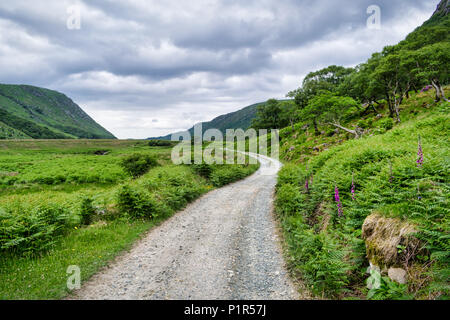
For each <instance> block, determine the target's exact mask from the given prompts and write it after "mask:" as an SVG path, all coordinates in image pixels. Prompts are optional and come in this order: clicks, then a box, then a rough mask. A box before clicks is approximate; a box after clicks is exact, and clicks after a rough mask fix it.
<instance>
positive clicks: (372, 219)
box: [362, 212, 418, 270]
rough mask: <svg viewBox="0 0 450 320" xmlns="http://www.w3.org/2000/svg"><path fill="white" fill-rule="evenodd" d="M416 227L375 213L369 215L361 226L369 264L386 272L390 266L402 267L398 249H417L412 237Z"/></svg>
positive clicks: (415, 240) (415, 241)
mask: <svg viewBox="0 0 450 320" xmlns="http://www.w3.org/2000/svg"><path fill="white" fill-rule="evenodd" d="M415 232H417V230H416V227H415V226H414V225H413V224H411V223H410V222H408V221H402V220H400V219H398V218H387V217H385V216H382V215H381V214H379V213H377V212H375V213H373V214H371V215H369V216H368V217H367V218H366V219H365V220H364V223H363V226H362V236H363V238H364V239H365V241H366V252H367V258H368V259H369V261H370V263H371V264H373V265H376V266H379V267H380V268H381V269H382V270H386V269H387V268H389V267H392V266H399V267H403V262H404V261H403V259H402V255H401V254H400V253H399V250H401V249H400V248H408V247H410V246H412V245H414V247H417V245H416V244H417V242H418V240H417V239H416V238H415V237H413V236H412V235H413V234H414V233H415Z"/></svg>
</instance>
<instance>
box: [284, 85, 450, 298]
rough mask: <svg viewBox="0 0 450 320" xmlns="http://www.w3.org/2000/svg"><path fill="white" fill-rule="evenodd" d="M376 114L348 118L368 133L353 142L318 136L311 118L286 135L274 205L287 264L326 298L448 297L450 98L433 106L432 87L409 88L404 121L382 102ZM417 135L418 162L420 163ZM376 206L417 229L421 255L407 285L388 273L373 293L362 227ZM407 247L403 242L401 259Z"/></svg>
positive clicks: (411, 264) (410, 264) (337, 135)
mask: <svg viewBox="0 0 450 320" xmlns="http://www.w3.org/2000/svg"><path fill="white" fill-rule="evenodd" d="M446 91H447V92H448V87H447V88H446ZM379 112H381V117H378V118H376V117H375V115H366V116H363V117H361V116H360V115H355V119H354V120H352V119H350V120H349V122H348V123H347V126H348V127H351V125H352V123H353V124H356V123H358V124H359V125H360V126H362V127H364V128H365V129H366V134H365V136H364V137H363V138H361V139H356V140H355V139H352V137H351V136H350V135H348V134H345V133H342V132H335V131H334V129H331V128H327V127H323V128H321V129H322V134H321V135H319V136H315V135H314V132H313V130H310V131H309V132H308V130H305V127H304V125H305V123H298V124H297V125H296V130H295V131H294V132H293V131H292V130H291V128H285V129H283V130H282V131H281V133H280V136H281V139H282V140H281V144H282V147H281V157H282V159H283V161H284V163H285V166H284V167H283V168H282V170H281V172H280V174H279V180H278V185H277V199H276V208H277V213H278V216H279V217H280V221H281V224H282V226H283V230H284V235H285V239H286V241H287V245H288V252H289V264H290V267H291V269H292V270H293V272H294V273H295V274H296V275H297V276H299V277H300V278H301V279H302V280H303V281H304V282H305V283H306V284H307V285H308V286H309V288H310V289H311V291H312V292H313V293H315V294H316V297H320V298H322V297H323V298H339V299H355V298H358V299H365V298H367V297H368V295H369V294H370V295H369V297H371V298H372V299H448V294H449V286H448V279H449V277H450V268H449V263H450V257H449V248H450V243H449V231H450V224H449V217H450V215H449V200H450V197H449V194H450V180H449V175H448V173H449V167H450V158H449V156H450V154H449V150H450V144H449V141H450V140H449V132H450V117H449V104H448V103H445V102H443V103H439V104H436V103H434V102H433V93H432V92H428V93H417V94H415V93H411V97H410V99H408V100H405V102H404V103H403V104H402V105H401V117H402V119H403V121H402V123H400V124H394V123H393V122H392V121H390V120H389V119H388V110H386V108H385V109H381V108H380V110H379ZM386 119H387V120H386ZM302 128H303V129H302ZM419 136H420V141H421V146H422V150H423V158H424V159H423V165H422V166H419V165H418V164H417V162H416V161H417V160H418V144H419ZM352 178H353V181H354V191H355V193H354V199H352V193H351V189H352ZM336 188H337V190H338V192H339V196H340V201H341V206H342V207H341V208H342V212H341V214H339V212H338V207H337V203H336V200H335V192H336V191H335V190H336ZM374 212H378V213H379V214H381V215H382V216H385V217H396V218H399V219H400V220H402V221H408V222H409V223H412V224H413V225H415V226H416V227H417V230H418V232H417V233H416V234H415V237H417V238H418V239H419V240H420V243H421V252H420V254H416V255H415V256H414V257H413V258H412V259H410V260H409V261H406V262H405V263H404V264H403V265H402V268H405V269H406V270H407V272H408V279H409V280H408V283H407V284H406V285H400V284H397V283H395V282H393V281H390V280H389V279H388V278H387V277H386V278H383V279H382V282H383V283H382V286H381V287H380V288H379V289H377V290H372V292H369V291H368V289H367V288H366V283H365V281H366V279H367V278H368V274H367V273H366V270H367V267H368V261H367V259H366V247H365V243H364V239H363V238H362V232H361V227H362V224H363V221H364V219H365V218H366V217H367V216H368V215H370V214H372V213H374ZM403 249H404V248H402V247H398V254H399V256H401V254H402V250H403Z"/></svg>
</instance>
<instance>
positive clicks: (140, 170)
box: [120, 153, 158, 178]
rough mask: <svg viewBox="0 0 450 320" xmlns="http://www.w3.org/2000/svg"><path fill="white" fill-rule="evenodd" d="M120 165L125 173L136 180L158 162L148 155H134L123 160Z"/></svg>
mask: <svg viewBox="0 0 450 320" xmlns="http://www.w3.org/2000/svg"><path fill="white" fill-rule="evenodd" d="M120 165H121V166H122V168H123V169H124V170H125V172H127V173H128V174H129V175H131V176H132V177H133V178H137V177H139V176H142V175H143V174H145V173H147V172H148V171H149V170H150V169H151V168H153V167H156V166H157V165H158V162H157V161H156V159H155V158H154V157H152V156H150V155H147V154H140V153H135V154H132V155H129V156H127V157H125V158H123V159H122V161H121V162H120Z"/></svg>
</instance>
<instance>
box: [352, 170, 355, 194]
mask: <svg viewBox="0 0 450 320" xmlns="http://www.w3.org/2000/svg"><path fill="white" fill-rule="evenodd" d="M352 200H355V184H354V182H353V173H352Z"/></svg>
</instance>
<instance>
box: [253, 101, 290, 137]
mask: <svg viewBox="0 0 450 320" xmlns="http://www.w3.org/2000/svg"><path fill="white" fill-rule="evenodd" d="M281 114H282V109H281V105H280V103H279V102H278V100H276V99H269V100H268V101H267V102H266V103H265V104H264V105H260V106H258V108H257V111H256V117H255V118H254V119H253V120H252V128H254V129H256V130H258V129H279V128H282V127H284V126H286V123H283V121H282V117H281Z"/></svg>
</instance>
